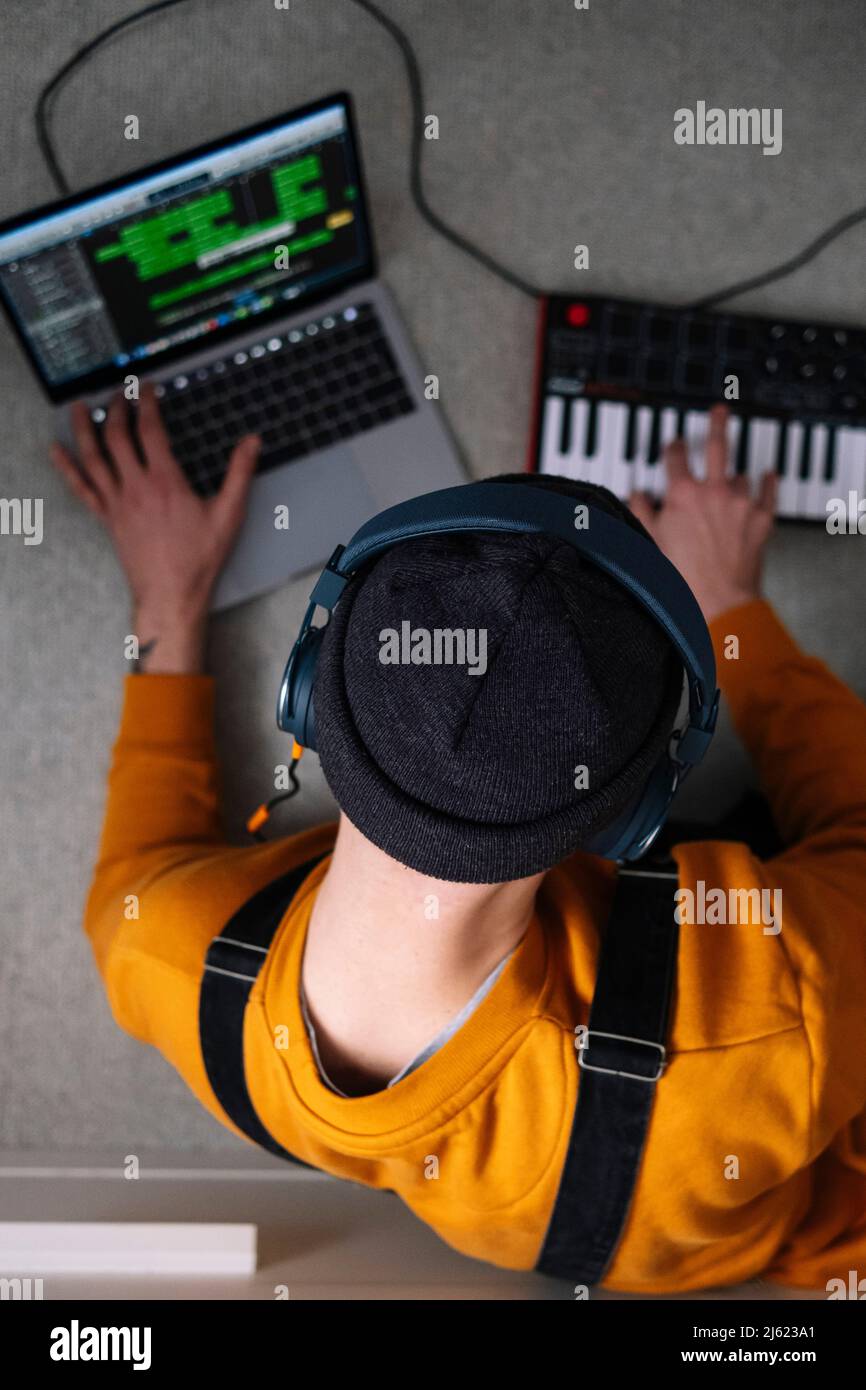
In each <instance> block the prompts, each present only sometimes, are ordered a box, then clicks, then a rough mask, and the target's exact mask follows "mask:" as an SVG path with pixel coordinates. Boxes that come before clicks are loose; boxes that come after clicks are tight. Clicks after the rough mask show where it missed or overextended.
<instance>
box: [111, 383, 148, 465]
mask: <svg viewBox="0 0 866 1390" xmlns="http://www.w3.org/2000/svg"><path fill="white" fill-rule="evenodd" d="M105 444H106V448H107V449H108V452H109V454H110V455H111V458H112V459H113V461H114V466H115V468H116V469H117V473H118V477H119V478H120V482H121V485H122V486H124V487H127V486H128V485H129V484H130V483H135V482H138V480H139V479H140V477H141V464H140V463H139V461H138V454H137V453H136V451H135V445H134V443H133V441H132V432H131V430H130V428H129V407H128V405H127V401H126V397H125V396H124V395H123V393H122V392H121V391H118V392H117V395H116V396H114V398H113V400H112V402H111V405H110V406H109V407H108V419H107V421H106V425H105Z"/></svg>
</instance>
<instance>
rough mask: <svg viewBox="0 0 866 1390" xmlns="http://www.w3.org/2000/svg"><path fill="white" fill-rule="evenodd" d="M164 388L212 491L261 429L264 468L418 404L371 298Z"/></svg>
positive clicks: (179, 445)
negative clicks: (245, 441)
mask: <svg viewBox="0 0 866 1390" xmlns="http://www.w3.org/2000/svg"><path fill="white" fill-rule="evenodd" d="M156 391H157V395H158V396H159V397H160V409H161V412H162V417H163V420H164V422H165V426H166V429H167V430H168V434H169V438H170V439H171V443H172V447H173V449H174V452H175V455H176V457H177V459H178V462H179V463H180V465H181V467H182V468H183V470H184V472H185V473H186V475H187V477H188V478H189V480H190V482H191V484H192V486H193V487H194V488H195V489H196V490H197V491H198V492H200V493H201V494H202V495H204V496H208V495H210V494H211V493H213V492H215V491H216V490H217V488H218V487H219V485H220V483H221V481H222V478H223V475H224V473H225V470H226V466H227V464H228V460H229V456H230V454H231V451H232V448H233V447H234V445H235V444H236V443H237V441H238V439H240V438H241V436H242V435H244V434H250V433H255V434H259V435H261V439H262V451H261V455H260V459H259V465H258V468H259V472H263V471H265V470H266V469H269V468H274V467H276V466H277V465H279V464H283V463H289V462H291V461H293V460H295V459H299V458H303V457H304V456H305V455H306V454H310V453H312V452H313V451H314V450H316V449H324V448H327V447H328V445H331V444H337V443H339V442H340V441H342V440H346V439H351V438H352V437H353V436H355V435H358V434H362V433H363V432H364V431H365V430H370V429H374V428H375V427H376V426H377V425H383V424H386V423H387V422H388V421H389V420H393V419H395V418H396V417H397V416H399V415H406V414H408V413H409V412H410V411H412V410H414V409H415V404H414V401H413V400H412V397H411V396H410V394H409V390H408V388H407V386H406V382H405V380H404V378H403V376H402V374H401V372H400V369H399V367H398V366H397V363H396V361H395V360H394V355H393V353H392V351H391V347H390V345H389V343H388V340H387V338H386V336H385V333H384V331H383V329H382V325H381V323H380V321H379V318H378V316H377V314H376V311H375V309H374V308H373V306H372V304H357V305H350V306H349V307H347V308H345V309H341V310H339V311H338V312H336V313H333V314H325V315H324V316H322V317H321V318H315V319H311V320H310V322H309V323H307V324H304V325H302V326H299V327H297V328H293V329H291V330H290V331H288V332H285V333H280V334H274V335H272V336H271V337H268V338H263V339H262V341H261V342H259V343H253V344H251V345H249V346H247V347H245V348H244V349H243V350H240V351H235V352H231V353H228V354H227V355H226V356H225V357H224V358H221V359H219V360H216V361H214V362H211V363H209V364H208V365H207V366H206V367H201V368H199V369H198V370H196V371H194V372H192V373H191V374H190V375H189V376H185V375H180V374H179V375H177V376H175V377H173V378H171V379H166V380H165V381H163V382H161V383H160V384H159V385H158V386H157V388H156Z"/></svg>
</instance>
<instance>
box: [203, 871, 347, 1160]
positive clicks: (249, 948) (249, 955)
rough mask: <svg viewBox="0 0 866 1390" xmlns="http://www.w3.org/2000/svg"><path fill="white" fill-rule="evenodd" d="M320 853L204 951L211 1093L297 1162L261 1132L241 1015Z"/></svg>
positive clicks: (242, 1124)
mask: <svg viewBox="0 0 866 1390" xmlns="http://www.w3.org/2000/svg"><path fill="white" fill-rule="evenodd" d="M324 857H325V856H324V855H323V854H320V855H319V856H318V857H317V858H316V859H311V860H309V862H308V863H306V864H301V865H300V866H299V867H298V868H297V869H292V870H290V872H289V873H287V874H283V875H282V877H280V878H277V879H274V880H273V882H272V883H268V884H267V885H266V886H265V887H264V888H262V889H261V890H260V891H259V892H258V893H256V894H254V895H253V897H251V898H249V899H248V901H247V902H245V903H244V904H243V906H242V907H240V908H238V910H237V912H236V913H235V914H234V916H233V917H232V918H231V919H230V921H228V922H227V923H226V925H225V926H224V927H223V929H222V931H221V932H220V934H219V936H217V937H215V938H214V940H213V941H212V942H211V944H210V946H209V947H208V953H207V956H206V958H205V967H204V974H203V975H202V982H201V993H200V994H199V1008H198V1023H199V1036H200V1038H201V1050H202V1057H203V1058H204V1065H205V1070H206V1072H207V1075H208V1080H209V1081H210V1084H211V1086H212V1087H213V1092H214V1095H215V1096H216V1098H217V1100H218V1101H219V1103H220V1105H221V1106H222V1108H223V1110H224V1111H225V1112H226V1114H227V1115H228V1117H229V1119H230V1120H232V1121H233V1123H234V1124H235V1125H237V1127H238V1129H239V1130H241V1131H242V1132H243V1133H244V1134H245V1135H246V1136H247V1138H248V1139H252V1140H253V1142H254V1143H256V1144H260V1145H261V1147H262V1148H263V1149H267V1150H268V1151H269V1152H270V1153H272V1154H276V1156H277V1157H278V1158H286V1159H288V1160H289V1162H291V1163H299V1164H300V1165H301V1167H303V1168H309V1167H310V1164H308V1163H304V1162H303V1161H302V1160H301V1159H300V1158H295V1156H294V1155H293V1154H290V1153H289V1152H288V1151H287V1150H286V1149H284V1148H283V1147H282V1145H281V1144H278V1143H277V1141H276V1140H275V1139H273V1138H272V1137H271V1135H270V1134H269V1133H268V1131H267V1130H266V1129H265V1127H264V1125H263V1124H262V1122H261V1120H260V1119H259V1117H258V1115H257V1114H256V1111H255V1109H254V1107H253V1103H252V1100H251V1098H250V1093H249V1091H248V1090H247V1082H246V1076H245V1074H244V1014H245V1012H246V1007H247V1000H248V999H249V997H250V990H251V989H252V987H253V985H254V984H255V982H256V979H257V977H258V973H259V971H260V970H261V968H262V966H263V965H264V963H265V957H266V955H267V954H268V948H269V946H270V944H271V941H272V940H273V937H274V934H275V932H276V930H277V927H278V926H279V925H280V922H281V921H282V920H283V918H284V916H285V915H286V910H287V908H288V906H289V904H290V903H291V901H292V899H293V898H294V896H295V894H296V893H297V891H298V889H299V888H300V886H301V884H302V883H303V881H304V879H305V878H306V877H307V875H308V874H309V873H310V872H311V871H312V870H313V869H314V868H315V866H316V865H317V864H319V863H320V862H321V861H322V859H324Z"/></svg>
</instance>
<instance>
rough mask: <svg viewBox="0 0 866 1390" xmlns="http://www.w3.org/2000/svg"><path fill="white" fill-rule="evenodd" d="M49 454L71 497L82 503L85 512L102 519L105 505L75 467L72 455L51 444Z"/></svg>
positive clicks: (59, 445)
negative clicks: (85, 509)
mask: <svg viewBox="0 0 866 1390" xmlns="http://www.w3.org/2000/svg"><path fill="white" fill-rule="evenodd" d="M49 454H50V457H51V462H52V463H53V464H54V466H55V468H56V469H57V471H58V473H59V474H60V475H61V477H62V478H63V480H64V481H65V483H66V486H67V487H68V488H69V491H70V492H71V493H72V495H73V496H74V497H77V498H78V501H79V502H83V504H84V506H85V507H86V508H87V510H88V511H90V512H93V515H94V516H98V517H99V518H100V519H102V518H103V517H104V516H105V504H104V502H103V501H102V498H101V497H100V495H99V493H98V492H97V491H96V489H95V488H94V487H93V485H92V484H91V483H89V482H88V481H87V478H86V477H85V475H84V474H83V473H82V471H81V469H80V468H77V467H76V465H75V460H74V459H73V457H72V455H71V454H70V453H69V452H68V451H67V450H66V449H64V447H63V445H62V444H52V445H51V448H50V450H49Z"/></svg>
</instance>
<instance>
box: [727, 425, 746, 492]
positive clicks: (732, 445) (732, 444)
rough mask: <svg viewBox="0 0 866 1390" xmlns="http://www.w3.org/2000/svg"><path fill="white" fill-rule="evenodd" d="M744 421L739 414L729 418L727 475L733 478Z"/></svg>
mask: <svg viewBox="0 0 866 1390" xmlns="http://www.w3.org/2000/svg"><path fill="white" fill-rule="evenodd" d="M742 427H743V421H742V419H741V417H740V416H739V415H731V416H730V418H729V420H728V431H727V436H726V438H727V445H728V467H727V476H728V477H729V478H732V477H733V475H734V471H735V469H736V466H737V449H738V448H739V446H740V430H741V429H742Z"/></svg>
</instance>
